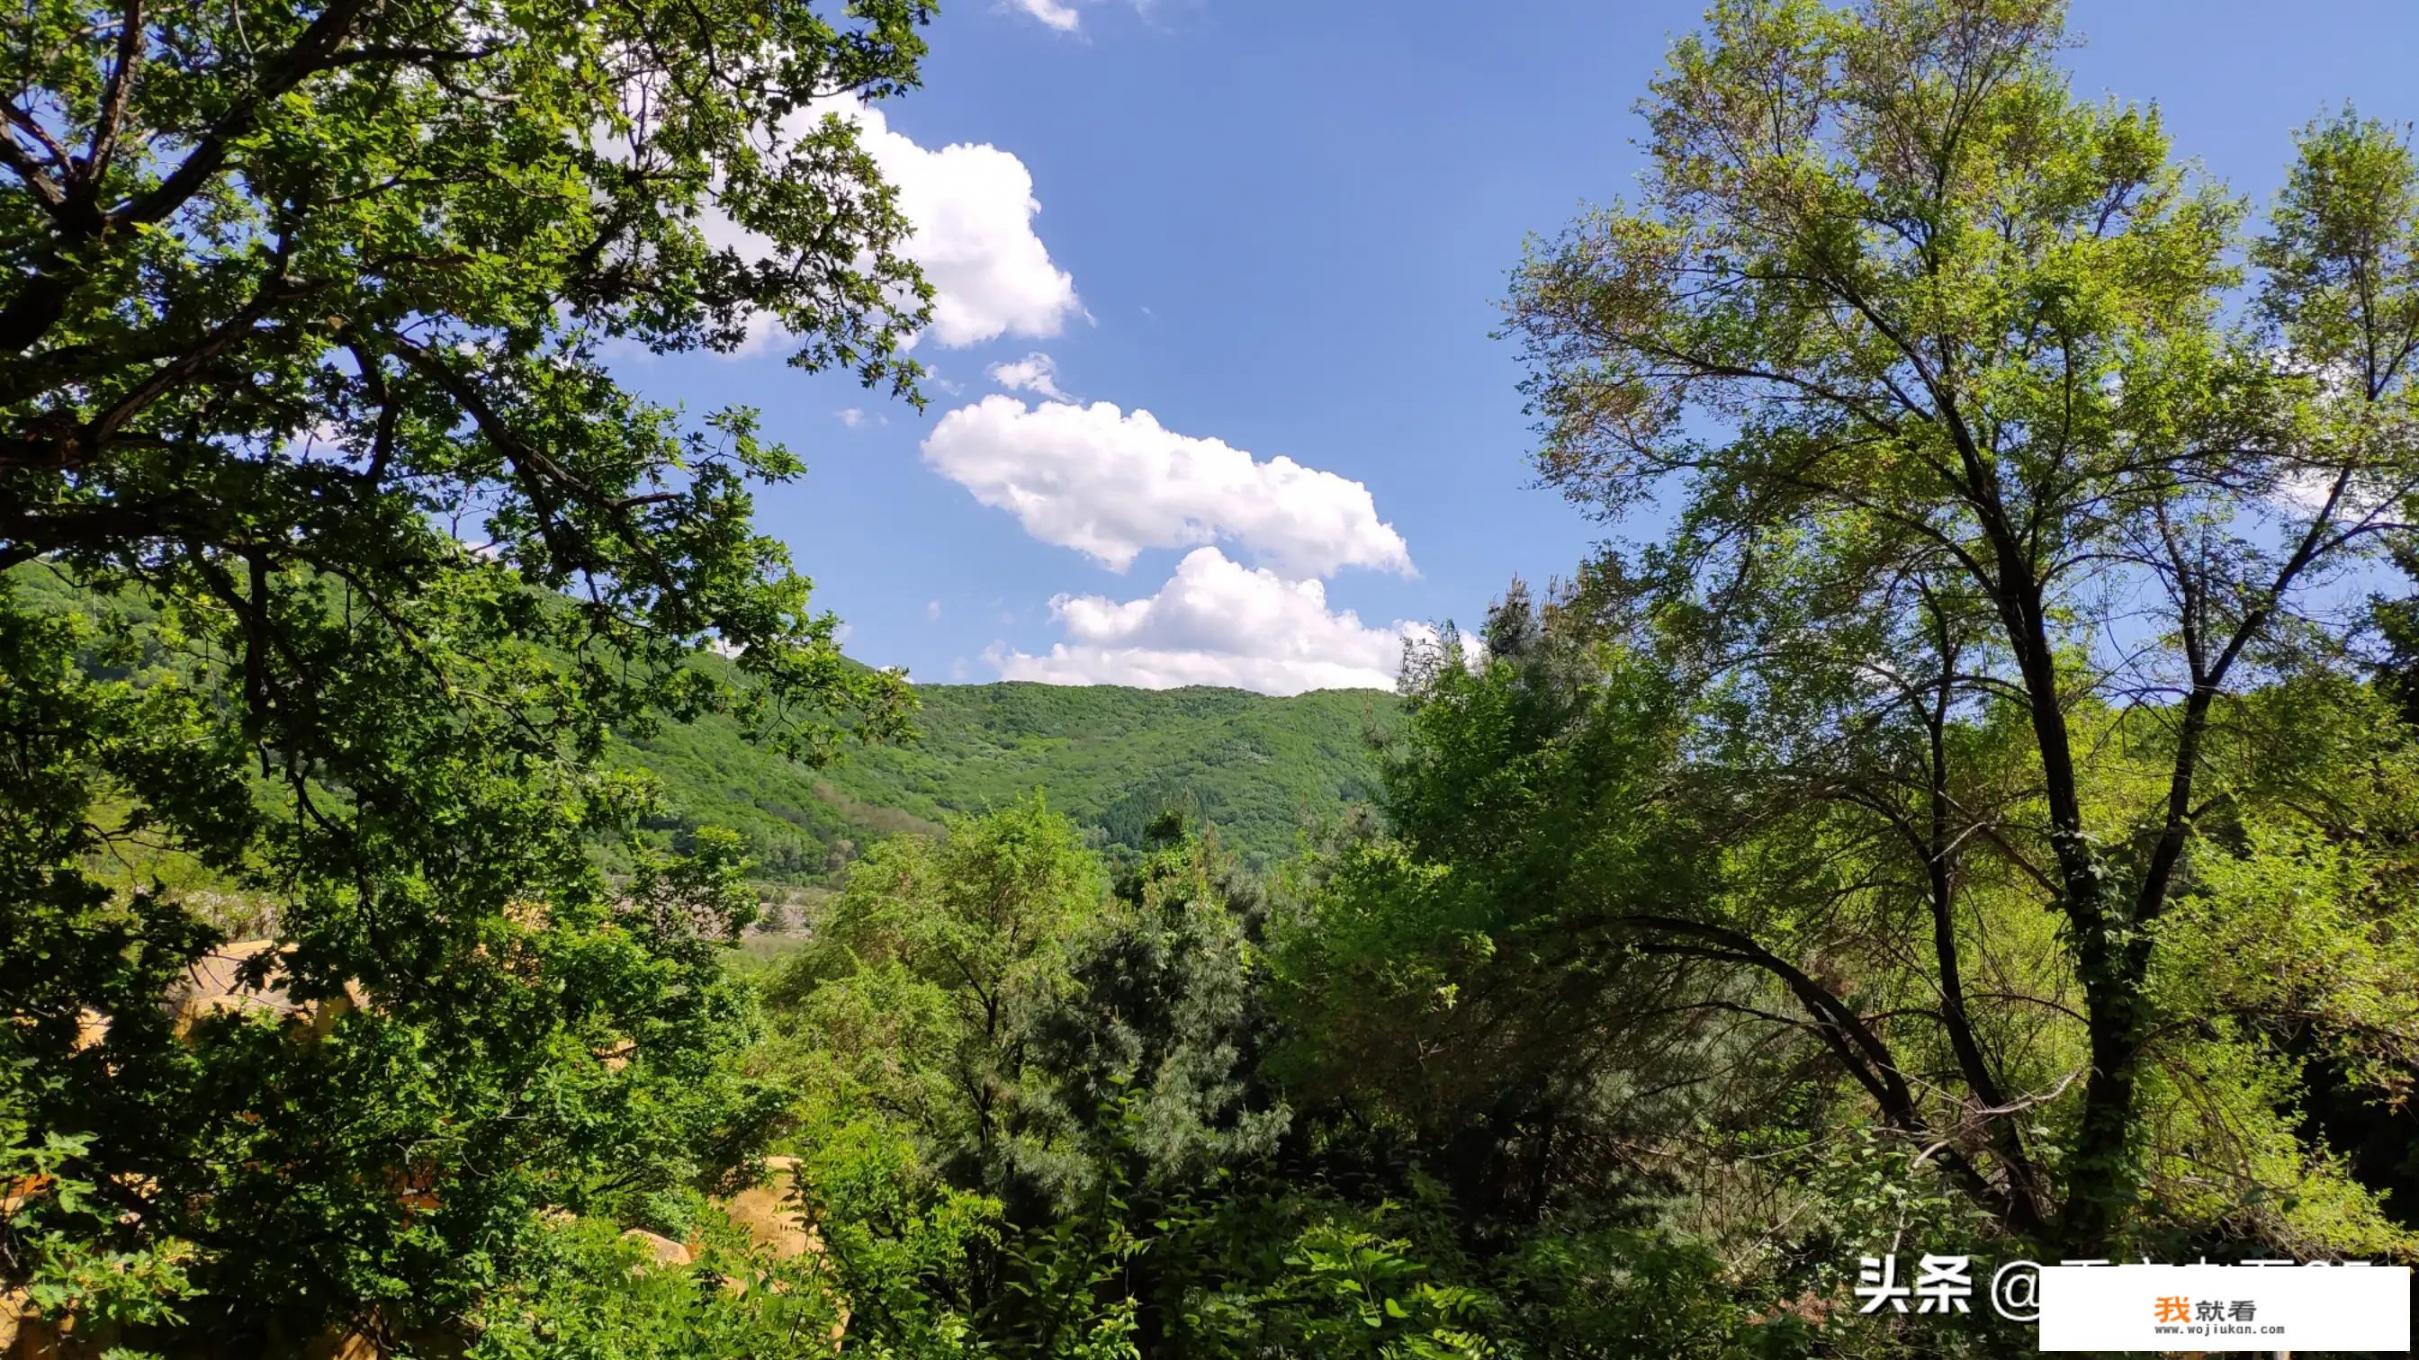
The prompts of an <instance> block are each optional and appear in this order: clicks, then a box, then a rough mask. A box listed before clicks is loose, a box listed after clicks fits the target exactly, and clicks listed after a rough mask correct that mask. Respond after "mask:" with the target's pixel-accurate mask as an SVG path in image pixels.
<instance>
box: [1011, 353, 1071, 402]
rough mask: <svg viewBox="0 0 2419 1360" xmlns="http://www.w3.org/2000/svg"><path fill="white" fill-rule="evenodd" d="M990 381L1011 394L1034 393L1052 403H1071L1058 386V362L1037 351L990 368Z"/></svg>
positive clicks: (1069, 398)
mask: <svg viewBox="0 0 2419 1360" xmlns="http://www.w3.org/2000/svg"><path fill="white" fill-rule="evenodd" d="M991 381H993V382H995V383H998V384H999V385H1000V386H1002V387H1005V388H1007V389H1008V390H1009V391H1011V392H1035V393H1039V394H1040V395H1042V396H1045V397H1048V398H1049V399H1050V400H1052V401H1073V400H1075V398H1073V397H1070V396H1068V395H1067V394H1066V392H1065V391H1064V390H1063V389H1061V388H1060V387H1059V385H1058V361H1057V360H1055V359H1053V358H1051V357H1050V356H1049V355H1047V354H1043V353H1041V352H1040V351H1039V350H1036V351H1034V352H1033V353H1031V354H1028V355H1026V356H1025V357H1024V358H1022V359H1013V360H1010V361H1008V362H1006V363H998V364H993V365H992V366H991Z"/></svg>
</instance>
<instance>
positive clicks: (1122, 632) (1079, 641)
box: [986, 548, 1436, 694]
mask: <svg viewBox="0 0 2419 1360" xmlns="http://www.w3.org/2000/svg"><path fill="white" fill-rule="evenodd" d="M1050 613H1051V616H1052V617H1053V618H1055V619H1056V620H1057V621H1058V624H1059V627H1060V630H1061V631H1062V632H1063V633H1064V634H1065V635H1066V639H1067V640H1066V641H1064V642H1059V643H1056V644H1053V645H1052V646H1051V648H1050V650H1049V652H1048V653H1047V654H1045V655H1041V656H1034V655H1030V654H1028V653H1024V652H1014V651H1007V650H1005V649H1002V648H998V647H995V648H993V649H992V650H991V651H990V652H988V653H986V655H987V657H988V658H989V659H990V661H991V662H992V664H993V665H995V666H997V667H998V668H999V673H1000V678H1001V679H1003V680H1039V681H1042V682H1045V683H1048V684H1057V685H1103V684H1109V685H1138V686H1141V687H1143V688H1145V689H1167V688H1171V687H1173V686H1177V685H1231V686H1235V687H1237V688H1241V689H1253V690H1259V691H1261V692H1262V693H1265V694H1299V693H1301V692H1302V691H1304V690H1312V689H1362V688H1368V689H1389V688H1392V687H1393V685H1394V677H1395V672H1396V669H1397V668H1398V666H1399V665H1400V664H1401V661H1402V655H1403V643H1404V641H1405V640H1406V639H1409V640H1412V641H1414V642H1419V643H1430V642H1433V641H1434V639H1435V637H1436V632H1435V630H1434V629H1432V628H1430V627H1429V626H1428V625H1426V624H1423V623H1406V622H1397V623H1394V624H1391V625H1388V626H1385V627H1370V626H1367V625H1365V624H1363V623H1362V622H1361V620H1360V616H1359V615H1357V614H1355V613H1353V612H1352V611H1351V610H1349V609H1347V610H1344V611H1341V612H1335V611H1331V610H1329V609H1328V607H1327V590H1326V587H1325V586H1323V585H1321V584H1320V583H1319V582H1317V581H1315V580H1310V581H1289V580H1286V579H1285V578H1284V577H1281V576H1279V575H1277V574H1276V573H1275V572H1273V571H1269V570H1266V569H1264V568H1263V569H1257V570H1255V569H1253V568H1249V567H1244V566H1241V565H1238V564H1236V563H1234V562H1230V561H1228V560H1227V558H1226V555H1225V554H1223V553H1221V552H1219V551H1218V550H1217V549H1216V548H1196V549H1194V550H1193V551H1192V552H1191V553H1190V554H1188V555H1187V556H1186V557H1185V559H1184V560H1183V561H1182V562H1180V563H1178V564H1177V566H1176V574H1175V575H1174V576H1173V577H1171V578H1169V580H1168V583H1167V584H1166V585H1164V586H1162V587H1160V589H1159V592H1158V593H1157V594H1155V595H1149V596H1145V597H1143V598H1142V599H1139V600H1123V601H1120V600H1112V599H1109V598H1107V597H1105V596H1100V595H1061V596H1059V597H1057V598H1056V599H1053V600H1052V601H1050Z"/></svg>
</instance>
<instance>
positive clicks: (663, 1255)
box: [622, 1228, 692, 1266]
mask: <svg viewBox="0 0 2419 1360" xmlns="http://www.w3.org/2000/svg"><path fill="white" fill-rule="evenodd" d="M622 1239H623V1240H624V1241H627V1242H636V1243H638V1244H639V1245H640V1246H642V1247H645V1248H646V1249H647V1253H648V1254H649V1255H650V1256H652V1257H654V1258H655V1264H656V1265H658V1266H685V1265H687V1264H688V1263H689V1262H690V1260H691V1259H692V1258H691V1257H690V1255H689V1249H688V1248H687V1247H684V1246H682V1245H681V1244H680V1243H678V1242H675V1241H673V1240H672V1239H671V1238H669V1237H665V1236H663V1235H661V1234H660V1233H651V1232H648V1231H647V1230H646V1229H644V1228H624V1229H623V1230H622Z"/></svg>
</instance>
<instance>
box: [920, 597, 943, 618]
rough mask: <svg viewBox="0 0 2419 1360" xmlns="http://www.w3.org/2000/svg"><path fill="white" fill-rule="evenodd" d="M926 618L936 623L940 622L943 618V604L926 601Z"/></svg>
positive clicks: (936, 601) (937, 601) (935, 601)
mask: <svg viewBox="0 0 2419 1360" xmlns="http://www.w3.org/2000/svg"><path fill="white" fill-rule="evenodd" d="M924 617H925V618H928V619H932V620H934V621H936V622H937V621H939V619H940V617H941V602H940V601H939V600H926V601H925V602H924Z"/></svg>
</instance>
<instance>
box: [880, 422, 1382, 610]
mask: <svg viewBox="0 0 2419 1360" xmlns="http://www.w3.org/2000/svg"><path fill="white" fill-rule="evenodd" d="M924 460H925V461H926V462H928V463H930V464H931V465H932V466H933V467H934V468H935V469H936V470H938V471H939V472H940V473H941V474H942V475H943V476H945V477H947V478H949V479H950V480H951V481H954V482H956V483H958V484H959V485H960V486H963V487H965V488H966V489H967V490H968V491H971V492H973V493H974V496H975V499H977V500H979V501H981V502H982V503H983V504H985V505H989V506H993V507H995V508H998V509H1002V510H1007V511H1010V512H1011V513H1013V514H1015V515H1016V517H1017V519H1018V520H1019V521H1020V522H1022V523H1023V525H1024V526H1025V532H1027V533H1029V534H1032V535H1033V536H1034V537H1035V538H1038V539H1041V540H1042V541H1043V542H1045V543H1055V544H1058V545H1059V546H1061V547H1067V548H1074V549H1077V550H1079V551H1082V552H1085V553H1089V554H1091V555H1092V556H1093V557H1095V558H1097V559H1099V560H1100V561H1101V562H1102V563H1104V564H1106V565H1107V566H1109V567H1111V568H1113V569H1114V570H1117V571H1123V570H1125V569H1126V568H1127V567H1128V566H1131V565H1132V564H1133V561H1134V558H1135V556H1136V555H1137V554H1138V553H1140V552H1141V551H1142V550H1143V549H1145V548H1182V547H1193V546H1198V545H1202V544H1210V543H1216V542H1218V541H1220V540H1228V541H1232V542H1234V543H1237V544H1240V545H1241V546H1242V547H1243V548H1244V549H1246V550H1247V551H1248V552H1249V553H1250V554H1251V555H1252V556H1254V557H1255V558H1257V559H1258V560H1260V561H1262V562H1265V563H1267V564H1268V565H1270V566H1273V567H1275V568H1276V569H1277V570H1279V571H1280V572H1283V573H1284V574H1286V575H1288V576H1294V577H1303V576H1326V575H1329V574H1331V573H1333V572H1334V571H1336V570H1337V569H1338V568H1341V567H1352V566H1359V567H1378V568H1383V569H1385V570H1389V571H1396V572H1401V573H1402V574H1404V575H1406V576H1408V575H1411V574H1413V571H1412V566H1411V550H1410V548H1409V547H1408V546H1407V545H1406V544H1405V543H1404V542H1403V537H1402V535H1401V534H1398V533H1396V532H1395V530H1394V526H1393V525H1391V524H1387V523H1384V522H1382V521H1380V520H1379V519H1378V517H1377V504H1376V502H1375V501H1374V500H1372V499H1371V497H1370V495H1369V488H1368V487H1366V486H1364V485H1362V484H1361V483H1359V482H1356V481H1352V480H1351V479H1349V478H1345V477H1339V476H1337V475H1336V474H1334V473H1332V472H1322V471H1319V470H1318V469H1316V468H1308V467H1304V466H1302V465H1301V464H1300V463H1297V462H1295V461H1293V460H1292V459H1290V458H1285V457H1277V458H1272V459H1269V460H1268V461H1266V462H1262V461H1260V460H1259V459H1256V458H1254V457H1252V456H1251V455H1250V454H1249V453H1246V452H1245V451H1243V450H1241V449H1238V448H1234V447H1231V446H1230V445H1228V444H1226V443H1224V442H1222V441H1220V440H1216V439H1204V438H1197V437H1194V436H1191V435H1182V434H1178V433H1176V432H1175V431H1173V430H1169V429H1167V428H1165V427H1163V426H1161V425H1160V423H1159V422H1158V421H1157V420H1156V419H1154V418H1153V417H1152V415H1151V413H1150V412H1148V411H1142V410H1137V411H1134V412H1132V413H1131V414H1128V413H1126V412H1124V411H1120V410H1119V409H1118V408H1117V407H1116V406H1115V405H1113V404H1111V403H1109V402H1105V401H1102V402H1094V403H1093V404H1091V405H1089V406H1077V405H1073V404H1071V403H1067V402H1044V403H1042V404H1040V405H1038V406H1035V407H1033V408H1031V409H1027V407H1026V406H1025V404H1024V403H1023V402H1021V401H1019V400H1017V399H1016V398H1014V397H1007V396H998V395H994V396H988V397H985V398H983V399H982V400H981V401H978V402H976V403H974V404H973V405H971V406H961V407H959V408H957V409H956V410H954V411H951V412H949V413H948V414H947V415H945V416H942V417H941V420H940V423H939V424H937V425H935V426H934V427H933V430H932V433H931V434H930V435H928V436H926V437H925V439H924Z"/></svg>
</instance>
